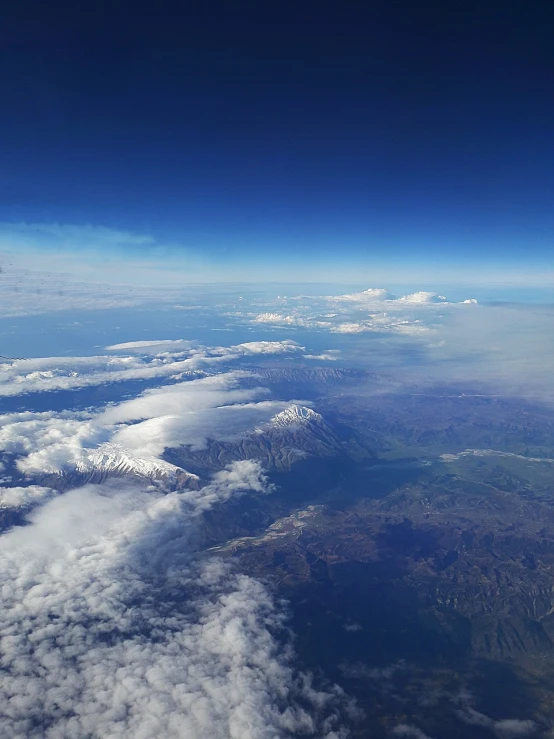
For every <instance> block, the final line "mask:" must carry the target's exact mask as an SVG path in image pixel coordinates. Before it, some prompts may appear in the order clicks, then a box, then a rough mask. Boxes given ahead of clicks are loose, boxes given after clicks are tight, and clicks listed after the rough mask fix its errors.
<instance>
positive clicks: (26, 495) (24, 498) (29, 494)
mask: <svg viewBox="0 0 554 739" xmlns="http://www.w3.org/2000/svg"><path fill="white" fill-rule="evenodd" d="M53 495H55V492H54V490H52V489H51V488H45V487H42V486H41V485H28V486H27V487H10V488H7V487H0V508H20V507H26V506H29V505H33V504H35V503H42V502H44V501H45V500H46V499H47V498H50V497H51V496H53Z"/></svg>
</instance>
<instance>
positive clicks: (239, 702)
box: [0, 462, 341, 739]
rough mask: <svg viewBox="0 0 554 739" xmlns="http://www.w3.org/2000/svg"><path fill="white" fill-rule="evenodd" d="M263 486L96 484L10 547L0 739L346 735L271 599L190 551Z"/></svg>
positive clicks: (242, 482) (231, 472)
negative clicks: (203, 528)
mask: <svg viewBox="0 0 554 739" xmlns="http://www.w3.org/2000/svg"><path fill="white" fill-rule="evenodd" d="M265 485H266V483H265V480H264V478H263V476H262V475H261V472H260V470H259V467H257V466H256V464H255V463H253V462H242V463H241V462H239V463H235V464H234V465H233V466H232V467H231V468H229V469H228V470H226V471H224V472H222V473H220V474H219V475H218V476H216V477H214V479H213V480H212V482H211V483H210V484H209V485H208V486H206V487H205V488H203V490H202V491H195V492H194V493H191V494H189V493H187V494H184V495H179V494H177V493H173V494H170V495H167V496H157V495H154V494H152V493H149V494H147V493H146V492H143V491H140V490H137V489H126V488H123V489H122V488H121V487H118V488H117V489H115V488H110V487H102V488H99V487H93V486H88V487H86V488H83V489H80V490H75V491H72V492H70V493H67V494H66V495H63V496H60V497H58V498H57V499H54V500H52V501H51V502H49V503H47V504H46V505H45V506H44V507H43V508H42V509H39V510H37V511H35V512H34V513H33V514H31V515H30V517H29V520H30V525H28V526H26V527H23V528H18V529H14V530H12V531H10V532H8V533H7V534H5V535H4V536H3V537H1V538H0V560H1V562H2V567H1V568H0V570H1V573H2V574H1V577H2V595H3V604H2V605H3V607H2V613H1V615H0V639H1V642H2V650H1V653H0V654H1V657H0V660H1V664H2V668H3V671H2V677H1V678H0V696H1V699H2V703H3V705H4V707H5V718H4V722H3V732H4V734H3V735H4V736H5V737H7V739H15V738H16V737H18V738H19V737H23V736H25V737H46V738H47V739H57V738H58V737H60V738H61V737H81V736H91V737H97V739H104V737H108V736H114V737H115V736H117V737H120V738H121V739H126V738H129V739H131V738H132V739H154V738H155V737H162V736H163V737H167V739H173V738H174V737H175V738H176V739H178V738H180V737H183V739H184V738H185V737H186V739H214V738H217V737H221V738H222V739H223V737H235V738H236V739H264V737H265V738H266V739H276V738H278V737H287V736H290V735H291V734H293V733H306V734H308V735H310V734H311V735H314V734H317V735H318V736H324V735H327V736H328V737H331V736H335V737H337V736H339V735H340V734H339V733H334V732H333V730H334V729H335V728H337V725H338V724H337V719H338V714H337V706H338V705H339V703H340V701H341V695H340V693H339V692H337V690H336V689H332V690H329V691H328V692H321V691H317V690H315V688H314V687H313V686H312V684H311V681H310V678H309V677H308V676H306V675H302V674H298V673H297V672H296V671H295V670H294V667H293V661H292V659H293V654H292V652H291V650H290V647H286V648H284V649H282V648H281V647H280V646H279V645H278V643H277V641H276V639H275V636H274V635H273V633H274V632H275V631H278V630H279V629H280V628H281V627H282V624H283V617H282V614H281V613H280V612H279V611H277V610H276V608H275V604H274V603H273V601H272V599H271V598H270V596H269V594H268V592H267V590H266V589H265V588H264V587H263V586H262V584H261V583H259V582H258V581H256V580H254V579H252V578H249V577H246V576H241V575H234V574H233V573H232V572H230V571H229V570H228V569H227V568H226V567H225V566H224V565H223V564H222V563H221V562H220V561H218V560H214V559H208V560H202V559H200V560H196V559H195V558H193V557H192V554H191V551H190V534H191V531H192V529H191V527H193V526H194V521H195V520H196V519H197V518H198V516H199V515H201V513H202V511H204V510H205V509H206V508H208V507H209V506H210V505H211V504H213V502H214V501H216V500H221V499H225V498H227V497H229V496H230V495H234V494H240V493H241V492H244V491H245V490H247V489H252V488H254V489H257V490H258V491H260V490H263V489H264V487H265Z"/></svg>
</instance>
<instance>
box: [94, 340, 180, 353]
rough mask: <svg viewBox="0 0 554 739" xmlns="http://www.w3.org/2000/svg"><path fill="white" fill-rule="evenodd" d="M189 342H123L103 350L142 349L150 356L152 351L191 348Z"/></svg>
mask: <svg viewBox="0 0 554 739" xmlns="http://www.w3.org/2000/svg"><path fill="white" fill-rule="evenodd" d="M191 343H192V342H190V341H186V340H185V339H160V340H158V341H156V340H155V339H154V340H152V341H125V342H123V343H122V344H111V345H110V346H105V347H104V349H106V350H108V351H114V352H115V351H125V352H128V351H135V350H136V351H139V352H140V351H142V350H144V349H146V350H147V352H146V353H148V354H150V353H151V352H152V351H154V352H155V351H156V350H158V349H177V348H179V349H187V348H188V347H190V346H191Z"/></svg>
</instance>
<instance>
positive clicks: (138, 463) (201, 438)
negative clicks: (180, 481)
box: [0, 345, 291, 478]
mask: <svg viewBox="0 0 554 739" xmlns="http://www.w3.org/2000/svg"><path fill="white" fill-rule="evenodd" d="M258 349H259V346H258V345H255V346H254V347H253V346H249V347H247V351H248V352H253V353H256V351H257V350H258ZM261 349H262V351H264V350H267V349H269V350H273V349H274V347H268V346H265V345H264V346H262V347H261ZM252 378H255V375H252V374H251V373H248V372H245V371H241V370H235V371H231V372H222V373H219V374H215V375H209V376H207V377H204V378H201V379H197V380H189V381H188V382H180V383H176V384H173V385H167V386H162V387H159V388H156V389H151V390H147V391H145V392H143V393H142V394H141V395H139V396H137V397H136V398H133V399H132V400H127V401H123V402H121V403H118V404H114V405H109V406H107V407H106V408H105V409H104V410H100V411H97V412H88V413H87V412H79V413H71V412H67V411H66V412H60V413H41V414H33V413H23V414H12V415H8V416H2V417H0V448H2V449H3V450H4V452H5V454H7V455H10V457H11V458H12V459H15V461H16V467H17V469H18V470H19V472H20V473H22V474H24V475H27V476H30V477H31V478H32V477H34V476H37V475H38V476H40V475H43V474H60V473H62V472H64V471H71V470H72V469H76V470H78V471H81V472H86V471H91V470H93V469H97V470H103V469H106V470H111V471H112V472H117V470H121V471H125V470H127V471H132V472H133V473H134V474H137V475H139V476H148V475H147V473H148V471H151V472H153V473H155V474H156V475H157V474H169V473H171V474H173V473H174V472H175V471H176V470H177V468H175V467H173V466H170V467H171V470H168V469H165V468H164V469H161V465H163V464H165V463H163V462H162V461H161V460H160V459H159V458H160V457H161V455H162V454H163V452H164V450H165V449H166V448H174V447H178V446H181V445H190V446H192V447H193V448H194V449H200V448H204V447H205V445H206V443H207V441H208V439H216V440H219V441H231V440H235V439H237V438H239V437H240V436H242V435H244V434H246V433H249V432H253V431H254V430H255V429H256V428H258V427H259V426H260V425H262V424H264V423H267V422H268V421H269V420H270V419H271V418H272V417H273V416H274V415H275V414H276V413H279V412H280V411H283V410H284V409H286V408H287V407H289V406H290V405H291V401H290V400H266V399H265V396H266V395H267V394H268V392H269V391H268V390H267V389H266V388H264V387H259V386H253V387H246V388H245V387H241V382H242V381H243V380H244V379H252ZM165 466H166V467H169V466H168V465H167V464H166V465H165Z"/></svg>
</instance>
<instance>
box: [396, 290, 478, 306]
mask: <svg viewBox="0 0 554 739" xmlns="http://www.w3.org/2000/svg"><path fill="white" fill-rule="evenodd" d="M398 300H399V301H401V302H403V303H447V302H448V301H447V299H446V298H445V297H444V295H438V294H437V293H431V292H427V291H425V290H420V291H419V292H416V293H411V294H410V295H403V296H402V297H401V298H398ZM465 302H469V301H464V303H465Z"/></svg>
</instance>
